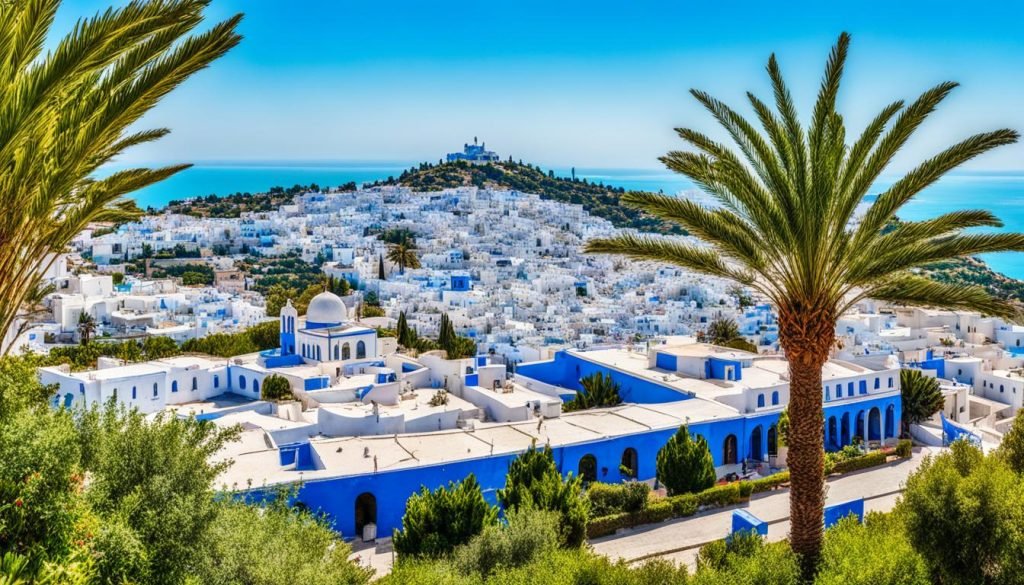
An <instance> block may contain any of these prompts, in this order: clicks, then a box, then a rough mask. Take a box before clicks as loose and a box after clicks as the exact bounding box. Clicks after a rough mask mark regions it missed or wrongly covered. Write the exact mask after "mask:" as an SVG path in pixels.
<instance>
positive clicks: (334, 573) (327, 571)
mask: <svg viewBox="0 0 1024 585" xmlns="http://www.w3.org/2000/svg"><path fill="white" fill-rule="evenodd" d="M286 501H287V498H284V497H281V496H280V495H279V497H277V498H275V499H273V500H272V501H270V502H269V503H267V504H265V505H263V506H253V505H246V504H243V503H241V502H239V501H237V500H234V499H231V498H226V499H224V500H222V501H220V502H218V503H217V514H216V517H215V519H214V521H213V523H212V525H211V526H210V529H209V531H208V533H207V536H206V538H205V540H204V541H203V543H204V548H205V550H204V551H203V554H202V556H201V558H200V559H199V562H198V565H197V569H196V570H195V572H194V575H195V577H196V578H198V580H199V582H201V583H203V584H206V585H234V584H235V583H248V584H249V585H290V584H292V583H305V584H309V585H337V584H342V583H344V584H346V585H348V584H351V585H357V584H361V583H367V582H368V581H369V578H370V574H371V571H370V570H368V569H363V568H360V567H358V566H356V565H355V564H353V563H351V562H349V560H348V556H349V554H350V553H351V552H352V550H351V548H349V546H348V545H347V544H346V543H345V542H344V541H342V540H341V538H340V537H339V536H338V534H337V533H336V532H334V531H333V530H332V529H331V527H330V526H329V525H328V524H327V523H326V522H325V521H324V520H323V519H322V518H319V517H316V516H313V515H312V514H310V513H309V512H308V511H304V510H300V509H297V508H292V507H289V506H288V505H287V503H286Z"/></svg>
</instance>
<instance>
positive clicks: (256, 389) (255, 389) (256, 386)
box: [252, 380, 260, 394]
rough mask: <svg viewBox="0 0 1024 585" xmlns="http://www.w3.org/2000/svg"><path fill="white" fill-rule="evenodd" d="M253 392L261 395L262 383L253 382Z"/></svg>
mask: <svg viewBox="0 0 1024 585" xmlns="http://www.w3.org/2000/svg"><path fill="white" fill-rule="evenodd" d="M252 391H253V392H255V393H256V394H259V393H260V381H259V380H253V381H252Z"/></svg>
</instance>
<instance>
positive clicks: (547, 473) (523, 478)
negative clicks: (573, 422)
mask: <svg viewBox="0 0 1024 585" xmlns="http://www.w3.org/2000/svg"><path fill="white" fill-rule="evenodd" d="M498 501H499V502H500V503H501V505H502V507H503V508H504V509H505V510H517V509H519V507H520V506H524V505H526V506H532V507H534V508H537V509H540V510H552V511H555V512H558V513H559V514H560V515H561V526H562V531H563V532H562V541H563V543H564V544H565V545H566V546H571V547H575V546H580V545H581V544H583V540H584V539H585V538H586V535H587V518H588V516H589V503H588V501H587V498H586V497H585V496H584V495H583V485H582V481H581V480H580V478H579V477H572V476H570V477H569V479H567V480H565V481H563V479H562V474H561V473H559V472H558V468H557V467H555V458H554V455H553V454H552V453H551V447H545V448H544V449H543V450H539V449H537V448H535V447H531V448H530V449H529V450H527V451H526V452H524V453H523V454H522V455H520V456H519V457H516V458H515V459H514V460H512V462H511V463H510V464H509V466H508V475H507V476H506V477H505V487H504V488H503V489H500V490H498Z"/></svg>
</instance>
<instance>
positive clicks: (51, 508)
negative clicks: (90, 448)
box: [0, 403, 82, 556]
mask: <svg viewBox="0 0 1024 585" xmlns="http://www.w3.org/2000/svg"><path fill="white" fill-rule="evenodd" d="M79 452H80V448H79V444H78V440H77V437H76V436H75V426H74V422H73V421H72V418H71V414H70V412H68V411H64V410H60V411H50V410H48V409H47V408H46V406H45V403H43V405H41V406H36V407H33V408H24V409H19V410H16V411H12V412H10V413H8V414H7V415H6V416H4V417H3V420H2V422H0V462H2V464H0V552H2V551H13V552H18V553H21V554H30V555H33V556H35V555H44V556H55V555H58V556H59V555H63V554H66V553H67V552H68V550H69V546H68V543H69V541H70V540H71V535H72V532H73V528H74V524H75V522H76V520H77V518H78V517H79V516H80V514H81V509H80V506H78V505H77V502H78V498H77V491H78V489H80V488H81V485H82V476H81V474H79V473H78V465H77V463H78V460H79Z"/></svg>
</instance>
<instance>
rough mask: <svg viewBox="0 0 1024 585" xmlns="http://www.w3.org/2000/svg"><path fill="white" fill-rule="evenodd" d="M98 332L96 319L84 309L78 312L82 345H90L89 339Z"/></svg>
mask: <svg viewBox="0 0 1024 585" xmlns="http://www.w3.org/2000/svg"><path fill="white" fill-rule="evenodd" d="M95 333H96V319H93V317H92V315H90V314H89V313H86V312H85V311H82V312H81V313H79V314H78V340H79V343H81V344H82V345H89V340H90V339H92V336H93V334H95Z"/></svg>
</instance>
